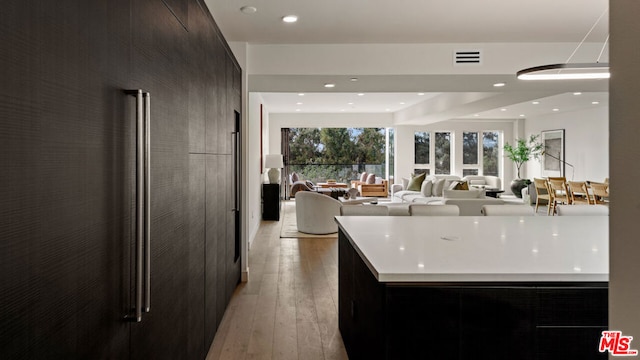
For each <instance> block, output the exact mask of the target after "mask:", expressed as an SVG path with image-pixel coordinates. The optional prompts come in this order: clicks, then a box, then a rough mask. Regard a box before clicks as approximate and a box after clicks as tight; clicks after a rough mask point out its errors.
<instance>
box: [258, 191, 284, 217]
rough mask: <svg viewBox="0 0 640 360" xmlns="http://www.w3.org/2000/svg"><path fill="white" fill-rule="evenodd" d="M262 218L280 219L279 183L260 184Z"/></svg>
mask: <svg viewBox="0 0 640 360" xmlns="http://www.w3.org/2000/svg"><path fill="white" fill-rule="evenodd" d="M262 220H276V221H277V220H280V184H262Z"/></svg>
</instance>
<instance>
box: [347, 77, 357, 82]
mask: <svg viewBox="0 0 640 360" xmlns="http://www.w3.org/2000/svg"><path fill="white" fill-rule="evenodd" d="M349 80H351V81H358V78H357V77H352V78H351V79H349Z"/></svg>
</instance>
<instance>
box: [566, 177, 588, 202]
mask: <svg viewBox="0 0 640 360" xmlns="http://www.w3.org/2000/svg"><path fill="white" fill-rule="evenodd" d="M567 185H568V186H567V190H569V203H570V204H573V205H578V204H586V205H591V203H592V201H591V196H590V195H589V189H588V188H587V183H586V182H584V181H567Z"/></svg>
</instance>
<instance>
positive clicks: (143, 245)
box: [125, 89, 151, 322]
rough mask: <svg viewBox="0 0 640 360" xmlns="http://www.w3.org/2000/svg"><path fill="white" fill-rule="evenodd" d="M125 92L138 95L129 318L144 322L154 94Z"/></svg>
mask: <svg viewBox="0 0 640 360" xmlns="http://www.w3.org/2000/svg"><path fill="white" fill-rule="evenodd" d="M125 93H126V94H128V95H132V96H135V98H136V186H135V187H136V189H135V192H136V220H135V223H136V231H135V234H136V235H135V241H136V245H135V252H136V253H135V265H134V268H135V300H134V303H135V304H134V315H133V316H127V318H130V319H131V320H132V321H135V322H141V321H142V313H143V312H149V311H150V309H151V301H150V299H151V297H150V294H151V237H150V234H151V221H150V219H151V216H150V213H151V209H150V206H149V205H150V189H151V187H150V184H151V167H150V166H151V161H150V160H151V95H150V94H149V93H148V92H143V91H142V90H141V89H137V90H125ZM143 302H144V304H143Z"/></svg>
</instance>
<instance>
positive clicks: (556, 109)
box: [552, 108, 560, 111]
mask: <svg viewBox="0 0 640 360" xmlns="http://www.w3.org/2000/svg"><path fill="white" fill-rule="evenodd" d="M552 110H553V111H560V109H558V108H555V109H552Z"/></svg>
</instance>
